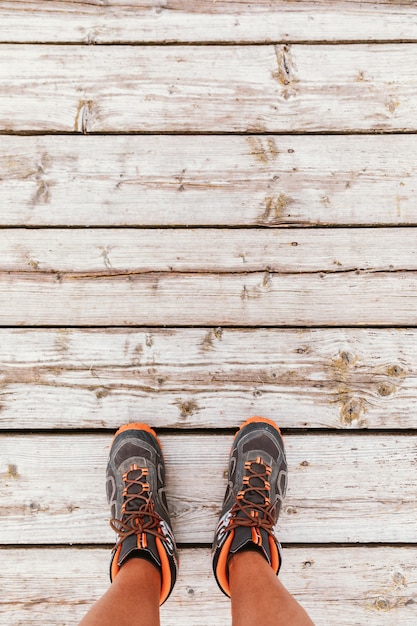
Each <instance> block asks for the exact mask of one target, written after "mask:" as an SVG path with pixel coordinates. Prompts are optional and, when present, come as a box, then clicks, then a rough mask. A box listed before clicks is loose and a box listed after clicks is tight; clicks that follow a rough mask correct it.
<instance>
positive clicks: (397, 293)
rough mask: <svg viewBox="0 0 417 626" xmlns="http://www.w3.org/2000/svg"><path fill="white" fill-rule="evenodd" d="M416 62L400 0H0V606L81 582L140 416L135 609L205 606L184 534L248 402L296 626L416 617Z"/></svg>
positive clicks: (95, 584)
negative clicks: (281, 471)
mask: <svg viewBox="0 0 417 626" xmlns="http://www.w3.org/2000/svg"><path fill="white" fill-rule="evenodd" d="M92 44H98V45H92ZM100 44H102V45H100ZM106 44H111V45H106ZM416 67H417V5H416V3H415V2H413V1H411V0H387V1H386V2H385V1H384V2H375V1H374V2H371V1H368V0H365V1H364V2H360V1H359V0H338V1H337V2H328V1H327V0H316V1H313V0H302V1H301V0H291V1H290V0H265V1H262V2H252V3H248V2H246V1H244V0H234V1H229V0H218V1H215V2H213V1H212V0H196V1H195V2H192V3H191V2H189V1H188V0H166V1H165V2H163V3H161V2H160V1H159V0H143V1H140V0H105V1H103V0H91V1H89V2H84V0H71V1H69V0H61V1H57V0H51V1H50V2H44V1H42V0H15V1H12V0H7V1H6V2H0V84H1V88H0V502H1V505H0V518H1V521H2V523H1V524H0V554H1V556H2V568H1V571H0V588H1V589H2V594H1V598H0V624H4V625H5V626H6V625H7V626H20V625H21V624H23V623H24V624H27V625H28V626H40V625H41V624H42V626H57V625H58V624H59V625H61V624H62V625H65V626H73V625H74V626H75V624H77V623H78V621H79V619H80V618H81V617H82V616H83V615H84V613H85V612H86V611H87V610H88V608H89V606H91V604H92V602H93V601H94V600H95V599H96V598H98V597H99V596H100V595H101V593H102V592H103V591H104V590H105V589H106V587H107V585H108V557H109V547H110V546H111V545H112V544H113V541H114V535H113V532H112V531H111V529H110V527H109V524H108V517H109V511H108V505H107V503H106V498H105V468H106V462H107V455H108V449H109V445H110V442H111V440H112V433H113V432H114V430H115V429H116V428H117V427H118V426H120V425H121V424H123V423H126V422H129V421H138V420H140V421H145V422H148V423H150V424H151V425H152V426H154V427H156V428H157V429H158V432H159V433H160V436H161V440H162V444H163V448H164V453H165V457H166V461H167V473H168V484H167V491H168V496H169V504H170V508H171V510H172V518H173V525H174V531H175V534H176V538H177V541H178V542H179V543H180V544H181V546H182V547H181V557H182V558H181V573H180V577H179V580H178V585H177V587H176V589H175V592H174V595H173V597H172V600H170V602H169V603H168V604H166V605H165V606H164V607H163V609H162V625H163V626H167V625H170V626H178V625H179V624H181V625H184V626H195V625H197V624H198V626H214V624H216V626H225V625H226V624H227V625H229V624H230V622H231V616H230V606H229V602H228V600H227V599H226V598H225V597H224V596H223V595H222V594H221V593H220V592H219V591H218V590H217V588H216V586H215V582H214V579H213V577H212V574H211V564H210V554H209V550H208V546H209V545H210V543H211V541H212V536H213V532H214V528H215V526H216V524H217V520H218V515H219V512H220V507H221V503H222V499H223V496H224V490H225V484H226V478H227V474H226V470H227V461H228V455H229V449H230V444H231V441H232V434H231V433H232V432H233V431H234V430H235V428H236V427H238V426H239V424H240V423H241V422H242V421H243V420H244V419H246V418H247V417H249V416H250V415H264V416H266V417H269V418H271V419H275V420H276V421H277V423H278V424H279V425H280V426H281V427H283V428H284V429H288V430H284V435H285V445H286V451H287V458H288V462H289V489H288V494H287V497H286V499H285V502H284V506H283V510H282V513H281V516H280V519H279V523H278V526H277V534H278V536H279V538H280V540H281V541H282V542H283V543H284V550H285V554H284V565H283V570H282V574H281V577H282V580H283V582H284V584H286V585H287V587H288V588H289V590H290V591H291V592H292V593H294V594H295V596H296V597H297V598H298V599H299V600H300V601H301V603H302V604H303V605H304V606H305V608H306V609H307V611H308V612H309V613H310V614H311V616H312V618H313V620H314V621H315V623H316V624H317V626H320V625H323V626H334V625H335V624H337V625H339V624H340V625H341V626H345V625H346V626H347V625H349V626H351V625H352V624H353V625H354V626H355V625H357V626H363V625H364V624H366V625H367V626H368V625H369V626H397V625H398V624H405V626H414V625H415V623H416V622H417V615H416V606H417V597H416V594H415V589H416V582H417V568H416V564H415V563H416V559H415V557H416V549H417V548H416V545H417V544H416V539H415V538H416V531H417V521H416V520H417V504H416V498H415V494H416V481H415V473H416V472H415V469H416V462H417V461H416V450H417V430H416V429H417V420H416V416H415V405H416V398H417V330H416V329H417V289H416V288H417V246H416V242H417V239H416V237H417V235H416V230H415V226H416V225H417V217H416V215H417V214H416V211H415V197H416V191H417V157H416V154H417V152H416V137H415V133H416V131H417V125H416V120H417V98H416V88H417V79H416V69H415V68H416ZM51 227H52V228H51ZM198 227H200V228H198ZM380 326H381V327H383V328H379V327H380ZM400 327H402V328H400ZM357 544H358V545H357Z"/></svg>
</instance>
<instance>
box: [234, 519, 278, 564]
mask: <svg viewBox="0 0 417 626" xmlns="http://www.w3.org/2000/svg"><path fill="white" fill-rule="evenodd" d="M259 532H260V534H261V537H262V544H261V545H255V544H254V543H253V537H252V528H248V527H245V526H240V527H238V528H235V530H234V533H235V534H234V537H233V541H232V543H231V546H230V549H229V552H230V554H236V552H239V551H241V550H255V551H256V552H260V553H261V554H262V555H263V556H264V557H265V558H266V560H267V561H268V563H269V564H271V550H270V548H269V541H268V533H267V531H266V530H264V529H263V528H260V529H259Z"/></svg>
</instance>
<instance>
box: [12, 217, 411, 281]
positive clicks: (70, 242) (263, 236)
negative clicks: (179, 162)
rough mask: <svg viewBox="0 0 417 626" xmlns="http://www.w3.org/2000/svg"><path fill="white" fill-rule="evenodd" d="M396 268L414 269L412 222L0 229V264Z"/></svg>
mask: <svg viewBox="0 0 417 626" xmlns="http://www.w3.org/2000/svg"><path fill="white" fill-rule="evenodd" d="M354 270H361V271H363V270H365V271H367V272H390V271H391V272H394V271H395V272H398V271H400V270H407V271H416V270H417V234H416V231H415V230H413V229H411V228H380V229H373V228H360V229H349V228H338V229H328V228H317V229H279V230H278V229H253V228H252V229H244V228H239V229H224V230H223V229H220V228H213V229H212V228H202V229H154V228H152V229H114V228H109V229H54V230H53V231H51V230H49V229H19V228H18V229H10V230H6V229H5V230H0V272H30V273H32V274H33V275H35V276H36V273H37V272H39V273H40V274H41V273H42V272H51V273H57V272H60V273H65V274H69V275H70V276H71V275H77V274H85V275H89V274H91V273H94V274H97V275H99V274H100V273H102V274H104V275H105V276H108V275H109V274H110V275H111V274H113V275H115V276H116V275H118V274H125V273H128V274H135V273H137V274H140V273H146V272H200V273H202V274H206V273H209V272H219V273H221V272H224V273H231V272H237V273H242V272H278V273H280V274H302V273H306V272H311V273H317V272H330V273H332V272H333V273H337V272H346V271H354Z"/></svg>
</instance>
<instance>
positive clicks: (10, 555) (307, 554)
mask: <svg viewBox="0 0 417 626" xmlns="http://www.w3.org/2000/svg"><path fill="white" fill-rule="evenodd" d="M1 554H2V557H3V565H2V569H1V572H0V584H1V588H2V590H3V594H2V596H3V600H2V601H1V602H0V619H1V620H4V623H7V624H8V626H20V625H21V624H22V623H28V620H29V623H30V624H31V626H56V624H58V623H59V624H65V625H66V626H75V625H76V624H78V622H79V620H80V619H81V618H82V617H83V616H84V614H85V613H86V612H87V610H88V609H89V607H90V606H91V604H92V603H93V602H94V601H95V600H96V599H98V598H99V597H100V595H101V594H102V593H104V591H105V590H106V589H107V587H108V584H109V581H108V563H109V551H108V550H104V549H100V548H96V549H87V550H80V549H76V548H69V549H61V550H57V549H53V548H51V549H43V550H39V549H31V550H27V549H19V548H13V549H3V550H2V552H1ZM416 557H417V554H416V548H415V547H409V548H395V547H394V548H393V547H376V548H361V547H354V548H353V547H349V548H348V547H338V548H334V547H329V548H319V547H314V546H309V547H303V548H294V547H288V548H284V562H283V567H282V570H281V572H280V579H281V581H282V582H283V584H284V585H285V586H286V587H287V588H288V589H289V590H290V592H291V593H293V594H294V595H295V597H296V598H297V600H298V601H299V602H300V603H301V604H302V605H303V606H304V608H305V609H306V610H307V611H308V613H309V615H310V616H311V618H312V619H313V620H314V622H315V624H317V626H319V625H320V626H334V624H340V625H341V626H363V624H367V626H368V625H369V626H397V624H402V625H404V626H414V624H415V621H416V617H417V615H416V604H417V598H416V593H415V588H416V584H417V572H416ZM29 562H30V564H31V566H30V567H28V566H27V564H28V563H29ZM17 579H19V584H18V585H17V584H16V580H17ZM6 598H7V600H6ZM161 623H162V625H163V626H172V625H174V624H184V625H185V626H194V625H195V624H199V625H200V626H229V624H230V623H231V617H230V604H229V600H228V599H227V598H226V597H225V596H224V595H223V594H222V593H221V592H220V591H219V589H218V588H217V585H216V583H215V580H214V578H213V576H212V574H211V558H210V552H209V550H207V549H204V548H203V549H183V550H181V551H180V575H179V577H178V579H177V583H176V586H175V588H174V591H173V594H172V596H171V597H170V599H169V601H168V603H167V604H165V605H164V606H163V607H162V609H161Z"/></svg>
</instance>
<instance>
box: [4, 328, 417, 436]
mask: <svg viewBox="0 0 417 626" xmlns="http://www.w3.org/2000/svg"><path fill="white" fill-rule="evenodd" d="M0 371H1V375H0V428H1V429H32V428H42V429H47V428H51V429H59V428H77V429H82V428H112V429H116V428H118V427H119V425H120V424H121V423H126V422H131V421H137V420H139V421H148V420H151V421H152V423H153V425H154V426H156V427H159V428H162V427H164V428H166V427H169V428H177V429H186V428H237V427H238V425H239V424H240V423H241V421H242V419H244V418H245V417H248V416H250V415H253V414H260V415H265V416H266V417H269V418H271V419H275V420H277V421H278V422H279V424H280V426H281V427H284V428H299V427H301V428H303V427H308V428H323V427H324V428H339V429H340V428H341V429H349V428H376V429H378V428H397V429H401V428H409V429H414V428H415V427H416V418H415V402H416V397H417V331H415V330H414V329H402V330H398V329H394V330H389V329H381V330H376V329H316V330H295V331H294V330H275V329H258V330H232V329H222V328H213V329H191V328H189V329H181V330H173V329H167V330H163V329H139V330H136V329H132V330H129V329H104V330H71V329H60V330H52V329H45V330H26V329H25V330H23V329H20V330H17V329H15V330H12V329H2V330H1V331H0Z"/></svg>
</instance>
